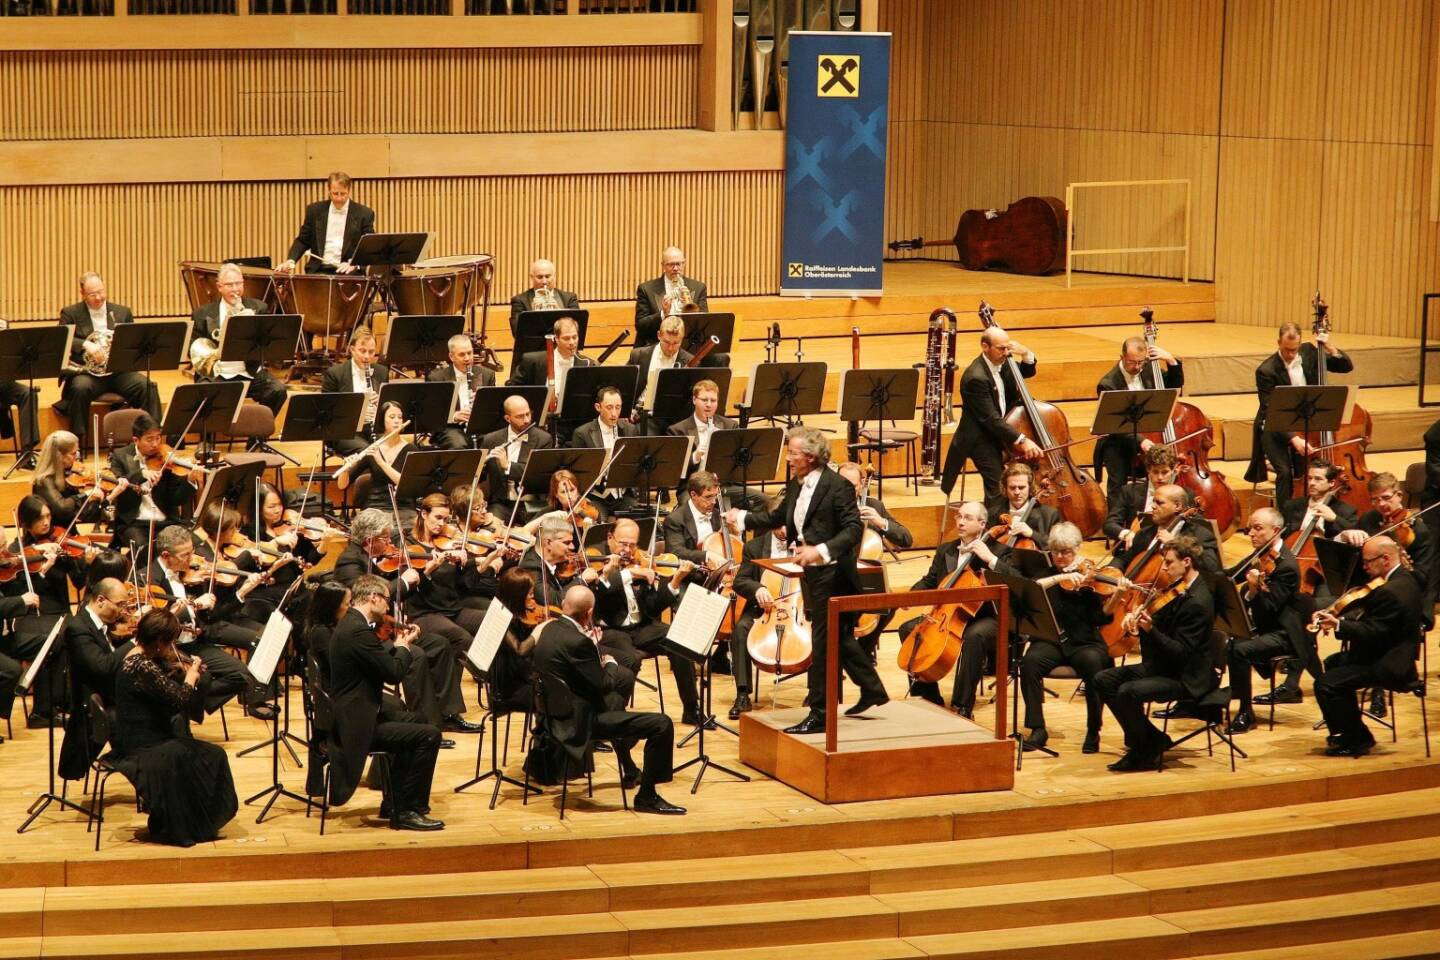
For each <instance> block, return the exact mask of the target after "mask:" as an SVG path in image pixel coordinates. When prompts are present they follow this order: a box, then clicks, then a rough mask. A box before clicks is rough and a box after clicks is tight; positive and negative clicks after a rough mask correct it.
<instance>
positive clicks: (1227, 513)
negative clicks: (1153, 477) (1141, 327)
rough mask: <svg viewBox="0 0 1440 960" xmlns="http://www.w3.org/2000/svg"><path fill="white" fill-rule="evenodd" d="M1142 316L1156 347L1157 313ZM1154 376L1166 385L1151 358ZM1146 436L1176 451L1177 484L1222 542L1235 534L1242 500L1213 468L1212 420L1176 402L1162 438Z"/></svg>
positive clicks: (1147, 310) (1158, 384)
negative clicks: (1203, 515)
mask: <svg viewBox="0 0 1440 960" xmlns="http://www.w3.org/2000/svg"><path fill="white" fill-rule="evenodd" d="M1140 316H1141V317H1142V318H1144V320H1145V345H1146V346H1147V347H1153V346H1155V341H1156V340H1157V339H1159V334H1160V325H1159V324H1157V323H1156V322H1155V312H1154V311H1153V310H1151V309H1150V308H1149V307H1146V308H1145V309H1144V310H1141V311H1140ZM1150 375H1151V376H1152V377H1154V379H1155V386H1156V387H1157V388H1159V387H1162V386H1163V385H1164V383H1165V379H1164V376H1163V371H1162V370H1161V368H1160V361H1159V360H1157V359H1151V361H1150ZM1143 436H1144V437H1145V438H1146V439H1147V440H1152V441H1154V442H1155V443H1159V444H1163V445H1165V446H1167V447H1169V448H1170V449H1171V450H1173V451H1174V452H1175V482H1176V483H1177V484H1179V485H1180V486H1182V487H1184V488H1185V489H1186V490H1188V491H1189V492H1190V496H1191V497H1193V498H1194V501H1195V503H1196V504H1197V505H1198V506H1199V507H1200V509H1201V510H1202V511H1203V512H1204V514H1205V516H1206V517H1208V518H1210V519H1211V520H1214V521H1215V524H1216V526H1218V527H1219V528H1220V539H1221V540H1224V539H1225V537H1227V536H1229V535H1230V534H1231V533H1232V532H1234V530H1235V524H1236V521H1237V518H1238V517H1239V515H1240V500H1239V498H1238V497H1236V496H1235V491H1234V490H1231V489H1230V486H1229V485H1228V484H1227V483H1226V482H1225V475H1224V474H1223V473H1219V472H1217V471H1215V470H1211V469H1210V448H1211V447H1212V446H1213V445H1214V437H1215V433H1214V430H1213V428H1212V427H1211V426H1210V418H1209V417H1207V416H1205V414H1204V412H1203V411H1202V410H1201V409H1200V408H1199V407H1197V406H1195V404H1193V403H1186V402H1185V401H1183V400H1176V401H1175V407H1174V409H1172V410H1171V411H1170V419H1169V421H1168V422H1166V424H1165V429H1164V430H1163V431H1162V432H1161V433H1160V434H1159V435H1156V434H1153V433H1150V434H1143Z"/></svg>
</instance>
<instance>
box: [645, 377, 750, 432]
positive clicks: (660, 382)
mask: <svg viewBox="0 0 1440 960" xmlns="http://www.w3.org/2000/svg"><path fill="white" fill-rule="evenodd" d="M630 369H632V370H634V371H635V372H636V374H637V375H638V374H639V372H640V368H639V367H631V368H630ZM733 374H734V371H733V370H731V369H730V368H729V367H671V368H669V369H667V370H661V371H660V372H659V374H657V375H656V377H655V402H654V403H653V404H652V405H651V411H650V416H651V418H652V419H654V420H655V424H656V426H655V429H656V430H657V431H658V432H659V433H664V432H665V431H666V430H669V429H670V428H671V427H672V426H674V425H675V424H677V423H679V422H680V421H681V420H684V419H685V418H686V417H690V416H693V415H694V413H695V405H694V404H693V403H692V402H691V401H690V394H691V391H693V390H694V389H695V384H697V383H699V382H700V381H701V380H712V381H714V383H715V385H716V386H717V387H719V388H720V405H719V407H718V408H717V410H718V412H720V413H724V412H725V407H726V405H727V404H728V403H729V398H730V378H731V376H733Z"/></svg>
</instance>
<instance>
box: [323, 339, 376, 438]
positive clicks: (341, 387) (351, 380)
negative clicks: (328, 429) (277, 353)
mask: <svg viewBox="0 0 1440 960" xmlns="http://www.w3.org/2000/svg"><path fill="white" fill-rule="evenodd" d="M361 380H362V383H363V382H365V381H367V380H368V384H369V385H368V390H369V391H370V392H373V393H379V392H380V388H381V387H383V386H384V385H385V384H387V383H389V382H390V368H389V367H387V366H385V364H383V363H372V364H370V371H369V377H368V378H367V377H362V378H361ZM366 389H367V388H366V387H363V386H362V388H361V389H360V391H358V392H361V393H363V392H365V391H366ZM320 392H321V393H356V392H357V391H356V389H355V361H353V360H346V361H344V362H342V363H337V364H334V365H333V366H331V367H330V368H328V369H327V370H326V371H325V375H324V376H323V377H322V378H321V379H320ZM374 439H375V431H374V425H373V423H372V424H365V425H364V426H363V427H362V428H361V430H360V432H359V433H357V434H355V436H353V437H346V438H344V439H343V440H336V441H335V442H334V443H333V444H331V446H333V447H334V448H335V452H337V453H339V454H340V455H341V456H342V457H348V456H350V454H352V453H359V452H360V451H361V450H364V449H365V447H367V446H368V445H369V444H370V441H371V440H374Z"/></svg>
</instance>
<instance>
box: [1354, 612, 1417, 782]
mask: <svg viewBox="0 0 1440 960" xmlns="http://www.w3.org/2000/svg"><path fill="white" fill-rule="evenodd" d="M1416 659H1417V660H1419V661H1420V669H1419V673H1418V675H1417V676H1416V677H1415V678H1414V679H1412V680H1409V681H1407V682H1406V683H1404V684H1402V685H1401V686H1399V687H1373V688H1370V689H1364V690H1357V691H1355V695H1356V696H1357V697H1360V712H1361V713H1362V714H1364V715H1365V718H1366V719H1368V720H1374V721H1375V722H1376V723H1378V724H1380V726H1382V727H1385V728H1387V729H1388V730H1389V731H1390V742H1391V743H1398V742H1399V741H1400V732H1399V730H1397V729H1396V724H1397V723H1398V722H1399V718H1398V717H1397V716H1396V715H1395V694H1397V693H1410V694H1414V695H1415V697H1416V698H1417V699H1419V701H1420V724H1421V728H1422V731H1423V734H1424V737H1425V757H1426V759H1429V757H1430V716H1429V713H1428V712H1427V710H1426V709H1425V690H1426V687H1425V684H1426V680H1427V678H1428V677H1429V674H1430V651H1429V650H1427V649H1426V648H1425V628H1424V627H1423V626H1422V627H1421V628H1420V650H1419V651H1418V653H1417V654H1416ZM1375 690H1379V691H1380V692H1381V693H1382V694H1383V696H1384V697H1385V702H1386V706H1387V707H1389V709H1388V710H1387V711H1386V713H1385V714H1384V715H1383V716H1382V715H1380V714H1377V713H1372V712H1371V711H1370V697H1371V694H1372V693H1373V692H1374V691H1375Z"/></svg>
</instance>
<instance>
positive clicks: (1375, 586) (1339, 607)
mask: <svg viewBox="0 0 1440 960" xmlns="http://www.w3.org/2000/svg"><path fill="white" fill-rule="evenodd" d="M1385 583H1386V578H1385V577H1375V578H1374V579H1373V580H1371V581H1370V582H1369V583H1366V584H1364V585H1362V586H1358V587H1355V588H1354V589H1351V590H1347V591H1345V592H1344V593H1342V594H1341V595H1340V596H1339V597H1337V598H1336V600H1335V602H1334V603H1332V604H1330V606H1328V607H1326V608H1325V609H1324V610H1316V611H1315V614H1314V615H1313V616H1311V618H1310V622H1309V623H1307V624H1306V625H1305V629H1306V630H1309V631H1310V632H1311V633H1319V632H1320V623H1319V616H1320V614H1321V613H1329V614H1332V615H1334V616H1336V617H1338V616H1340V615H1341V614H1342V613H1344V612H1345V611H1346V609H1347V608H1349V607H1353V606H1354V605H1355V604H1357V603H1359V602H1360V601H1361V600H1364V599H1365V598H1366V597H1368V596H1370V594H1372V593H1374V592H1375V591H1376V590H1379V589H1380V588H1381V587H1383V586H1385Z"/></svg>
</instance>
